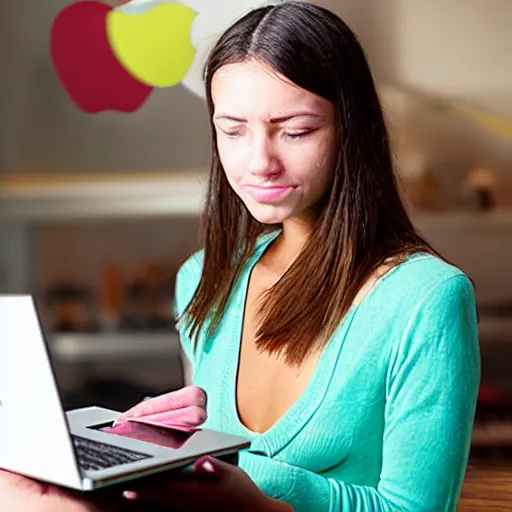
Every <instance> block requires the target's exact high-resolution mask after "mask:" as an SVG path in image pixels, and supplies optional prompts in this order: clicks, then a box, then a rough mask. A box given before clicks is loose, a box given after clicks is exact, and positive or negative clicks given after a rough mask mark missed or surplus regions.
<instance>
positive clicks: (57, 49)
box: [50, 1, 153, 114]
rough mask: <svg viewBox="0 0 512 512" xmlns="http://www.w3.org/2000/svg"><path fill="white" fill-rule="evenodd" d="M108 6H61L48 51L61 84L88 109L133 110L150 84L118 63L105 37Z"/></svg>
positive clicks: (146, 95) (95, 4)
mask: <svg viewBox="0 0 512 512" xmlns="http://www.w3.org/2000/svg"><path fill="white" fill-rule="evenodd" d="M110 10H111V7H110V6H108V5H106V4H102V3H100V2H95V1H85V2H78V3H75V4H72V5H70V6H68V7H66V8H64V9H63V10H62V11H61V12H60V13H59V14H58V16H57V17H56V18H55V21H54V22H53V25H52V30H51V37H50V51H51V56H52V60H53V65H54V66H55V69H56V71H57V75H58V76H59V79H60V81H61V82H62V85H63V86H64V88H65V89H66V91H67V93H68V94H69V96H70V97H71V98H72V99H73V101H74V102H75V103H76V104H77V105H78V106H79V107H80V108H81V109H82V110H83V111H84V112H87V113H90V114H91V113H97V112H101V111H103V110H117V111H120V112H133V111H135V110H137V109H138V108H140V107H141V106H142V104H143V103H144V102H145V101H146V99H147V98H148V96H149V95H150V93H151V91H152V90H153V89H152V87H149V86H147V85H145V84H143V83H140V82H138V81H137V80H135V79H134V78H133V77H132V76H131V75H130V74H128V72H127V71H125V69H124V68H123V67H122V66H121V64H119V62H118V60H117V59H116V57H115V55H114V54H113V53H112V50H111V49H110V45H109V42H108V39H107V31H106V18H107V14H108V13H109V11H110Z"/></svg>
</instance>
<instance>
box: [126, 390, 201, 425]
mask: <svg viewBox="0 0 512 512" xmlns="http://www.w3.org/2000/svg"><path fill="white" fill-rule="evenodd" d="M190 406H196V407H201V408H203V409H204V408H206V393H205V392H204V390H203V389H201V388H200V387H198V386H186V387H184V388H182V389H179V390H177V391H172V392H171V393H166V394H164V395H160V396H157V397H155V398H151V399H149V400H145V401H144V402H140V403H139V404H137V405H136V406H134V407H132V408H131V409H129V410H128V411H126V412H125V413H123V414H122V415H121V416H120V417H119V418H118V419H117V422H122V421H124V420H126V418H135V417H139V416H146V415H149V414H157V413H161V412H168V411H172V410H176V409H182V408H185V407H190Z"/></svg>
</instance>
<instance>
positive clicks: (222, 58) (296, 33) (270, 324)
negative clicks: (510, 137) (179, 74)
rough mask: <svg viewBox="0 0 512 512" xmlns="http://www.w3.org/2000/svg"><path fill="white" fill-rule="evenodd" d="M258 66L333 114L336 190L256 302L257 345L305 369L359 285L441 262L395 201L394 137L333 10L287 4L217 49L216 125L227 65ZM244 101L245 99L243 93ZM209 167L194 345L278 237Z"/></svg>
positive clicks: (258, 15) (192, 313) (360, 56)
mask: <svg viewBox="0 0 512 512" xmlns="http://www.w3.org/2000/svg"><path fill="white" fill-rule="evenodd" d="M248 58H254V59H258V60H259V61H261V62H263V63H265V64H267V65H269V66H270V67H272V68H273V69H274V70H275V71H277V72H278V73H280V74H282V75H284V76H285V77H287V78H288V79H289V80H291V81H292V82H293V83H295V84H296V85H298V86H299V87H301V88H303V89H306V90H308V91H310V92H312V93H314V94H317V95H319V96H321V97H323V98H325V99H327V100H329V101H331V102H332V103H333V104H334V105H335V107H336V115H337V123H338V127H339V129H338V132H339V140H338V155H337V164H336V168H335V170H334V176H333V182H332V186H331V188H330V189H329V190H328V191H327V193H326V196H325V198H324V199H323V200H322V204H321V211H320V214H319V216H318V219H317V221H316V225H315V226H314V229H313V230H312V233H311V236H310V237H309V239H308V241H307V243H306V245H305V247H304V248H303V250H302V251H301V254H300V255H299V256H298V258H297V259H296V260H295V262H294V264H293V265H292V266H291V267H290V268H289V270H288V271H287V272H286V273H285V275H284V276H283V278H282V279H281V280H280V281H279V282H278V283H277V284H276V285H275V286H274V287H272V289H271V290H269V291H267V292H266V293H265V295H264V297H263V298H262V300H261V302H260V310H259V325H258V331H257V343H258V345H259V346H260V347H261V349H262V350H265V351H268V352H269V353H283V355H284V356H285V358H286V360H287V361H288V362H289V363H290V364H300V363H301V362H302V361H303V360H304V358H305V357H306V356H307V355H309V354H310V353H311V351H313V350H316V349H318V348H321V347H323V346H324V345H325V344H326V343H327V342H328V340H329V338H330V337H331V336H332V334H333V333H334V332H335V330H336V328H337V327H338V326H339V324H340V322H341V320H342V319H343V317H344V316H345V315H346V313H347V312H348V310H349V309H350V307H351V305H352V303H353V301H354V298H355V296H356V294H357V292H358V291H359V290H360V288H361V286H362V285H363V283H364V282H365V281H366V280H367V279H368V278H369V277H370V275H371V274H372V273H374V272H375V270H376V269H377V268H378V267H380V266H381V265H382V264H383V262H384V261H385V260H386V259H387V258H390V257H392V258H394V261H395V262H399V261H403V260H404V258H406V257H407V256H408V255H411V254H413V253H416V252H423V251H425V252H429V253H435V251H434V250H433V249H432V247H431V246H430V245H429V244H428V243H427V242H426V241H425V240H424V239H423V238H422V237H421V236H420V235H419V234H418V233H417V232H416V230H415V229H414V227H413V225H412V223H411V221H410V219H409V216H408V214H407V211H406V208H405V206H404V204H403V202H402V199H401V197H400V193H399V190H398V185H397V181H396V178H395V174H394V169H393V163H392V155H391V151H390V145H389V140H388V134H387V130H386V125H385V121H384V117H383V113H382V110H381V107H380V103H379V99H378V95H377V92H376V88H375V84H374V81H373V77H372V74H371V72H370V69H369V67H368V63H367V60H366V58H365V55H364V52H363V49H362V48H361V46H360V44H359V42H358V41H357V38H356V36H355V35H354V34H353V32H352V31H351V30H350V29H349V28H348V27H347V25H346V24H345V23H344V22H343V21H342V20H341V19H340V18H338V17H337V16H336V15H334V14H333V13H331V12H330V11H328V10H326V9H324V8H321V7H318V6H315V5H312V4H309V3H305V2H285V3H282V4H280V5H274V6H267V7H262V8H259V9H256V10H253V11H251V12H250V13H248V14H247V15H245V16H244V17H243V18H241V19H240V20H239V21H237V22H236V23H235V24H234V25H232V26H231V27H230V28H229V29H228V30H227V31H226V32H225V33H224V34H223V35H222V36H221V37H220V39H219V40H218V41H217V43H216V45H215V47H214V48H213V50H212V51H211V53H210V56H209V59H208V61H207V63H206V67H205V85H206V95H207V104H208V109H209V113H210V121H211V118H212V116H213V112H214V105H213V101H212V95H211V84H212V78H213V76H214V74H215V73H216V71H217V70H218V69H219V68H221V67H222V66H224V65H226V64H230V63H240V62H243V61H245V60H247V59H248ZM240 94H243V91H241V92H240ZM211 133H212V137H213V147H212V150H213V158H212V164H211V174H210V181H209V187H208V193H207V198H206V205H205V211H204V220H203V222H204V231H205V232H204V264H203V269H202V275H201V279H200V282H199V285H198V287H197V289H196V292H195V295H194V297H193V298H192V300H191V302H190V303H189V305H188V307H187V308H186V309H185V312H184V315H185V319H186V322H187V325H188V328H189V331H190V332H189V334H190V335H191V336H192V337H193V339H197V336H198V335H199V333H200V332H201V331H202V330H203V329H204V328H205V326H206V329H205V332H206V334H207V335H211V334H213V333H214V332H215V330H216V329H217V328H218V326H219V324H220V322H221V319H222V317H223V314H224V312H225V308H226V306H227V304H228V301H229V298H230V295H231V293H232V290H233V287H234V285H235V283H236V282H237V279H238V278H239V276H240V274H241V272H242V270H243V269H244V266H245V265H246V264H247V261H248V259H249V258H250V257H251V255H252V254H253V250H254V246H255V243H256V241H257V239H258V237H259V236H260V235H262V234H263V233H264V232H266V231H269V230H272V229H276V228H275V226H265V225H262V224H260V223H259V222H257V221H256V220H255V219H254V218H252V216H251V215H250V213H249V212H248V210H247V208H246V207H245V205H244V204H243V202H242V201H241V199H240V198H239V197H238V196H237V195H236V194H235V193H234V192H233V190H232V189H231V187H230V185H229V184H228V181H227V179H226V176H225V173H224V170H223V167H222V163H221V162H220V160H219V154H218V151H217V142H216V135H215V129H214V126H213V122H212V121H211Z"/></svg>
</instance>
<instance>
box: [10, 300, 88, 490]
mask: <svg viewBox="0 0 512 512" xmlns="http://www.w3.org/2000/svg"><path fill="white" fill-rule="evenodd" d="M0 467H1V468H4V469H7V470H10V471H13V472H16V473H20V474H23V475H26V476H30V477H33V478H37V479H42V480H45V481H47V482H53V483H56V484H60V485H64V486H67V487H72V488H81V482H82V478H81V475H80V472H79V469H78V466H77V463H76V458H75V453H74V448H73V444H72V441H71V438H70V434H69V429H68V424H67V420H66V417H65V414H64V412H63V410H62V404H61V400H60V396H59V392H58V389H57V384H56V382H55V376H54V372H53V369H52V365H51V361H50V356H49V352H48V347H47V345H46V341H45V339H44V334H43V330H42V328H41V324H40V321H39V316H38V314H37V309H36V305H35V303H34V300H33V298H32V297H31V296H29V295H0Z"/></svg>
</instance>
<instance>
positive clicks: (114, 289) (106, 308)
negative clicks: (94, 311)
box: [99, 264, 122, 331]
mask: <svg viewBox="0 0 512 512" xmlns="http://www.w3.org/2000/svg"><path fill="white" fill-rule="evenodd" d="M100 289H101V291H100V304H99V307H100V314H99V316H100V318H99V322H100V326H101V329H102V330H105V331H113V330H117V329H118V328H119V322H120V310H121V300H122V278H121V271H120V269H119V267H118V266H116V265H113V264H108V265H105V267H104V268H103V271H102V275H101V287H100Z"/></svg>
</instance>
